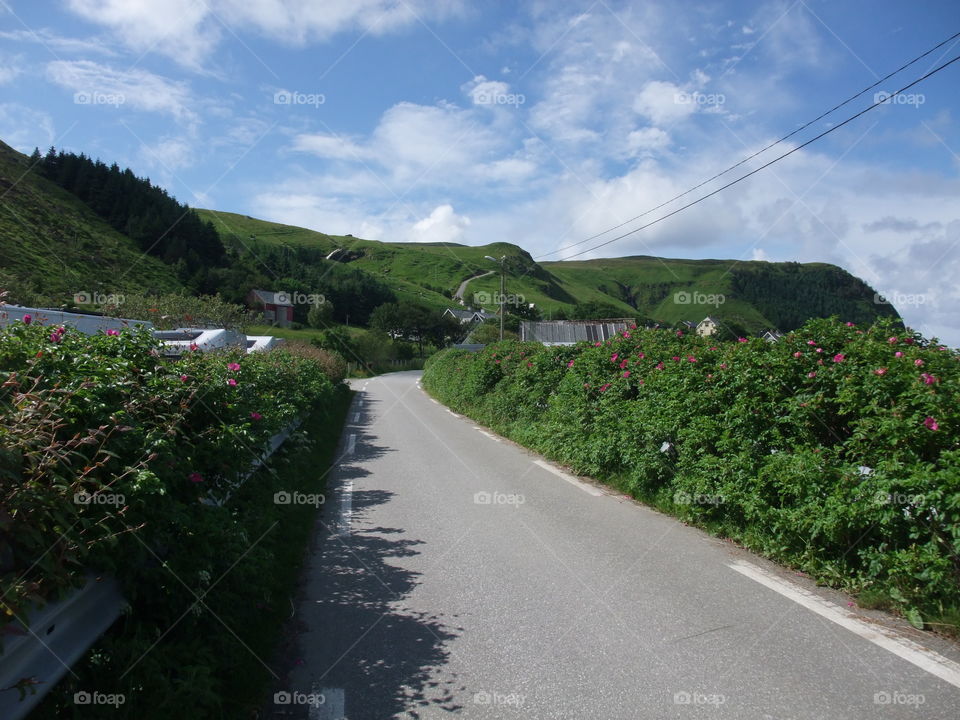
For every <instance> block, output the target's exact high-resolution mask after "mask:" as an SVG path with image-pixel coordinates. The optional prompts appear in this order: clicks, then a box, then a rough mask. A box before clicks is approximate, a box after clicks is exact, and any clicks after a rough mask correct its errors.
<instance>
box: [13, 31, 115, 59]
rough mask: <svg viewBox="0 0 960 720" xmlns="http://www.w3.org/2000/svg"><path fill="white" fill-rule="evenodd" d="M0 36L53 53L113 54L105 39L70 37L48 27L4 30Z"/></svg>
mask: <svg viewBox="0 0 960 720" xmlns="http://www.w3.org/2000/svg"><path fill="white" fill-rule="evenodd" d="M0 38H3V39H4V40H13V41H15V42H27V43H36V44H38V45H42V46H43V47H45V48H46V49H47V50H50V51H53V52H55V53H86V54H89V53H93V54H97V55H106V56H115V55H116V52H114V51H113V50H112V49H111V48H110V47H109V46H108V44H107V41H106V40H102V39H93V40H86V39H82V38H71V37H66V36H64V35H60V34H59V33H56V32H54V31H53V30H50V29H48V28H39V29H37V30H6V31H2V32H0Z"/></svg>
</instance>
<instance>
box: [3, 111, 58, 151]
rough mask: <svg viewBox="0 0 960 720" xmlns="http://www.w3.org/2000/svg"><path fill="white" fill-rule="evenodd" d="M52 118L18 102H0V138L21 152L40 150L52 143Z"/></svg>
mask: <svg viewBox="0 0 960 720" xmlns="http://www.w3.org/2000/svg"><path fill="white" fill-rule="evenodd" d="M53 128H54V126H53V118H51V117H50V115H48V114H47V113H45V112H42V111H40V110H34V109H33V108H29V107H26V106H24V105H21V104H19V103H3V104H0V138H3V141H4V142H5V143H7V144H8V145H10V146H11V147H13V148H15V149H17V150H19V151H20V152H22V153H27V154H29V153H32V152H33V149H34V148H35V147H39V148H40V149H41V151H43V150H45V149H46V148H47V147H49V146H50V145H52V144H53V141H54V139H55V137H56V134H55V133H54V129H53Z"/></svg>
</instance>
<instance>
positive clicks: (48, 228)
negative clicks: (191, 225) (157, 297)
mask: <svg viewBox="0 0 960 720" xmlns="http://www.w3.org/2000/svg"><path fill="white" fill-rule="evenodd" d="M28 169H29V159H28V158H27V157H26V156H25V155H23V154H21V153H19V152H17V151H16V150H14V149H13V148H11V147H9V146H8V145H6V144H4V143H3V142H0V286H4V287H13V288H14V289H15V294H17V293H22V292H27V293H36V294H39V295H45V296H48V297H49V298H50V299H51V300H54V301H56V302H66V301H68V300H70V299H72V298H73V295H74V294H75V293H78V292H83V291H86V292H101V293H114V292H118V293H123V292H150V291H164V292H169V291H174V290H177V289H180V287H181V286H180V284H179V282H178V281H177V279H176V277H175V275H174V272H173V271H172V269H171V268H170V267H169V266H168V265H165V264H163V263H162V262H161V261H159V260H157V259H156V258H152V257H147V256H144V255H143V253H141V252H140V250H139V249H137V248H136V246H135V244H134V243H133V242H132V241H131V240H130V239H129V238H128V237H126V236H125V235H122V234H121V233H119V232H117V231H116V230H114V229H113V228H111V227H110V226H109V225H108V224H107V223H106V222H105V221H103V220H102V219H100V218H99V217H98V216H97V215H95V214H94V213H93V212H92V211H91V210H90V209H89V208H87V206H86V205H84V204H83V203H82V202H80V201H79V200H78V199H77V198H76V197H75V196H73V195H72V194H70V193H68V192H66V191H65V190H61V189H60V188H59V187H57V186H56V185H54V184H53V183H51V182H49V181H47V180H45V179H43V178H41V177H38V176H37V175H35V174H34V173H31V172H29V171H28Z"/></svg>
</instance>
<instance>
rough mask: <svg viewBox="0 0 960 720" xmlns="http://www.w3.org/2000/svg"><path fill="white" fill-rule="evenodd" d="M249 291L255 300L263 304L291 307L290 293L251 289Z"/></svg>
mask: <svg viewBox="0 0 960 720" xmlns="http://www.w3.org/2000/svg"><path fill="white" fill-rule="evenodd" d="M251 292H252V293H253V294H254V296H255V297H256V298H257V300H259V301H260V302H262V303H263V304H264V305H278V306H287V307H293V303H292V302H290V293H288V292H271V291H270V290H251Z"/></svg>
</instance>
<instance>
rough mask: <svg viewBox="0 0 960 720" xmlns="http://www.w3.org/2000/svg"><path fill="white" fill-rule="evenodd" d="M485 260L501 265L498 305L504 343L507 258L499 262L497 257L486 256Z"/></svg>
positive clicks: (504, 257) (502, 258) (501, 338)
mask: <svg viewBox="0 0 960 720" xmlns="http://www.w3.org/2000/svg"><path fill="white" fill-rule="evenodd" d="M483 257H484V259H486V260H490V261H492V262H495V263H500V299H499V301H498V302H497V304H498V305H499V306H500V340H501V341H503V302H504V300H506V295H504V277H505V274H506V265H505V262H506V260H507V256H506V255H504V256H503V257H501V258H500V259H499V260H497V259H496V258H495V257H490V256H489V255H484V256H483Z"/></svg>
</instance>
